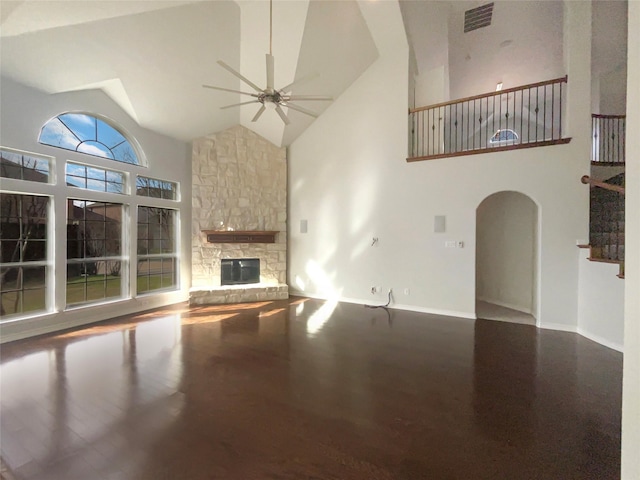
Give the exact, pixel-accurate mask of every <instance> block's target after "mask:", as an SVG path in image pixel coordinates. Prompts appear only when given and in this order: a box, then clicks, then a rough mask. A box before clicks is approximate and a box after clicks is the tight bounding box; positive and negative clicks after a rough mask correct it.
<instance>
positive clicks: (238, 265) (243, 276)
mask: <svg viewBox="0 0 640 480" xmlns="http://www.w3.org/2000/svg"><path fill="white" fill-rule="evenodd" d="M221 272H222V278H221V281H220V284H221V285H239V284H244V283H260V259H259V258H223V259H222V265H221Z"/></svg>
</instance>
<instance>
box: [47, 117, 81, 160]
mask: <svg viewBox="0 0 640 480" xmlns="http://www.w3.org/2000/svg"><path fill="white" fill-rule="evenodd" d="M38 141H39V142H40V143H42V144H44V145H51V146H52V147H60V148H64V149H65V150H72V151H74V152H75V150H76V148H77V147H78V145H80V140H78V138H77V137H76V136H75V135H74V134H73V132H71V130H69V129H68V128H67V127H66V126H65V125H64V124H63V123H62V122H61V121H60V120H58V119H57V118H54V119H53V120H50V121H49V122H48V123H47V124H46V125H45V126H44V127H42V130H41V131H40V138H38Z"/></svg>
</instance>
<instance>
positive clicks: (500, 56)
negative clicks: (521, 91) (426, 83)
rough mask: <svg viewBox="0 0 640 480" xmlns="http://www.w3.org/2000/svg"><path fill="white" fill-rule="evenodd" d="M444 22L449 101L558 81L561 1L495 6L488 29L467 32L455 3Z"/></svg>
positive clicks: (460, 12)
mask: <svg viewBox="0 0 640 480" xmlns="http://www.w3.org/2000/svg"><path fill="white" fill-rule="evenodd" d="M455 3H457V2H454V8H453V13H452V15H450V17H449V26H448V35H449V79H450V80H449V81H450V90H451V99H452V100H453V99H456V98H462V97H467V96H470V95H478V94H481V93H484V92H491V91H494V90H495V88H496V83H498V82H503V84H504V88H505V89H506V88H511V87H517V86H519V85H525V84H527V83H533V82H539V81H543V80H550V79H552V78H558V77H562V76H564V74H565V73H566V72H565V71H564V67H563V52H562V34H563V8H562V5H563V4H562V2H561V1H557V0H553V1H544V2H540V1H526V0H524V1H517V2H513V1H496V2H495V4H494V9H493V18H492V22H491V25H490V26H488V27H485V28H480V29H478V30H474V31H471V32H468V33H463V30H464V9H467V8H473V6H475V5H471V4H470V2H469V3H467V2H465V3H463V2H460V5H461V6H463V5H464V6H465V8H464V9H463V8H460V7H458V8H456V7H455Z"/></svg>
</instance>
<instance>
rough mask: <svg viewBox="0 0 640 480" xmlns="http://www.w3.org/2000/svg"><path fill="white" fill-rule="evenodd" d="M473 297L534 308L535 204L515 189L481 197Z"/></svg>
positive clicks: (531, 309)
mask: <svg viewBox="0 0 640 480" xmlns="http://www.w3.org/2000/svg"><path fill="white" fill-rule="evenodd" d="M476 221H477V223H476V298H477V299H479V300H483V301H485V302H489V303H493V304H496V305H502V306H503V307H508V308H512V309H514V310H518V311H521V312H526V313H533V311H534V307H535V304H534V300H535V295H534V290H535V287H536V285H534V279H535V275H534V272H535V269H536V267H537V259H536V248H535V243H536V240H537V239H536V236H537V228H536V225H537V221H538V215H537V207H536V204H535V203H534V202H533V201H532V200H531V199H530V198H527V197H526V196H524V195H522V194H520V193H518V192H500V193H496V194H494V195H491V196H490V197H489V198H486V199H485V200H483V202H482V203H481V204H480V205H479V206H478V210H477V216H476Z"/></svg>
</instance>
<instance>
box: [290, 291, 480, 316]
mask: <svg viewBox="0 0 640 480" xmlns="http://www.w3.org/2000/svg"><path fill="white" fill-rule="evenodd" d="M289 294H290V295H295V296H300V297H309V298H315V299H318V300H328V299H327V297H326V296H322V295H318V294H314V293H308V292H301V291H299V290H296V289H293V288H291V287H289ZM337 300H338V301H339V302H344V303H355V304H356V305H384V304H385V303H386V297H385V298H384V299H380V300H378V301H377V302H376V301H375V300H373V301H372V300H363V299H361V298H351V297H339V298H337ZM389 308H392V309H396V310H406V311H409V312H418V313H429V314H431V315H443V316H445V317H458V318H466V319H470V320H475V319H476V314H475V313H474V312H459V311H456V310H441V309H437V308H425V307H417V306H415V305H404V304H401V303H395V302H392V303H391V305H389Z"/></svg>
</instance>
